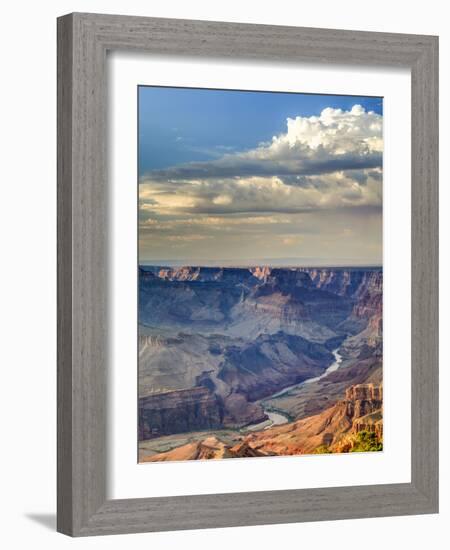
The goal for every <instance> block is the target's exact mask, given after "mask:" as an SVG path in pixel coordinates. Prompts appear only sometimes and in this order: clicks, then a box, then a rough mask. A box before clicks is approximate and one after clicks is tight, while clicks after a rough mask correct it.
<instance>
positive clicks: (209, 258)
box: [138, 86, 383, 463]
mask: <svg viewBox="0 0 450 550" xmlns="http://www.w3.org/2000/svg"><path fill="white" fill-rule="evenodd" d="M138 174H139V181H138V190H139V191H138V218H139V230H138V239H139V247H138V248H139V258H138V285H139V300H138V301H139V312H138V317H139V331H138V340H139V341H138V353H139V377H138V379H139V390H138V391H139V396H138V397H139V399H138V439H139V462H141V463H147V462H161V461H185V460H204V459H222V458H246V457H275V456H289V455H311V454H327V453H348V452H373V451H375V452H376V451H382V450H383V412H382V411H383V338H382V319H383V271H382V258H383V246H382V240H383V239H382V237H383V230H382V220H383V217H382V203H383V200H382V196H383V193H382V191H383V98H381V97H355V96H346V95H342V96H335V95H324V94H309V93H308V94H303V93H283V92H269V91H239V90H216V89H194V88H173V87H153V86H139V87H138Z"/></svg>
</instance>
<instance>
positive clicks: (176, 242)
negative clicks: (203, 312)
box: [138, 87, 383, 266]
mask: <svg viewBox="0 0 450 550" xmlns="http://www.w3.org/2000/svg"><path fill="white" fill-rule="evenodd" d="M138 93H139V256H140V261H142V262H147V263H156V264H167V265H168V264H184V265H188V264H190V265H304V266H305V265H309V266H319V265H329V266H330V265H335V266H338V265H347V266H349V265H355V266H356V265H380V263H381V261H382V190H383V182H382V157H383V113H382V99H381V98H369V97H355V96H331V95H311V94H287V93H272V92H239V91H224V90H202V89H188V88H157V87H140V88H139V90H138Z"/></svg>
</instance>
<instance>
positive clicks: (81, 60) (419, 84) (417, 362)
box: [58, 14, 438, 536]
mask: <svg viewBox="0 0 450 550" xmlns="http://www.w3.org/2000/svg"><path fill="white" fill-rule="evenodd" d="M123 49H132V50H136V51H138V52H148V53H150V54H152V53H153V54H170V55H177V56H202V57H206V56H215V57H227V58H231V59H236V60H239V59H244V58H246V59H254V60H255V62H257V61H258V60H266V61H267V60H273V61H283V62H292V63H295V62H299V61H302V62H314V63H317V62H318V63H332V64H355V63H356V64H364V65H369V66H376V65H384V66H394V67H395V66H402V67H409V68H410V69H411V75H412V407H411V410H412V434H411V435H412V481H411V483H407V484H392V485H373V486H362V487H339V488H328V489H301V490H289V491H264V492H252V493H232V494H223V495H196V496H182V497H165V498H153V499H130V500H107V498H106V483H107V467H106V464H107V457H106V452H105V449H106V432H107V418H106V398H107V392H106V384H107V367H108V356H107V350H108V346H107V344H108V323H109V321H108V319H109V316H108V302H107V296H108V273H107V265H108V263H107V259H108V246H109V243H108V195H109V192H108V180H107V174H106V164H107V163H106V145H105V144H106V104H107V101H106V92H107V82H106V52H107V51H108V50H123ZM437 50H438V40H437V38H436V37H433V36H418V35H404V34H403V35H402V34H387V33H369V32H355V31H343V30H330V29H305V28H297V27H277V26H270V25H247V24H237V23H217V22H209V21H186V20H176V19H153V18H142V17H124V16H116V15H96V14H71V15H67V16H64V17H62V18H60V19H59V20H58V316H59V321H58V530H59V531H60V532H63V533H66V534H69V535H73V536H86V535H99V534H110V533H132V532H140V531H161V530H177V529H194V528H207V527H229V526H236V525H260V524H269V523H289V522H299V521H319V520H330V519H344V518H360V517H371V516H388V515H404V514H424V513H433V512H437V509H438V357H437V344H438V342H437V334H438V330H437V329H438V313H437V312H438V285H437V279H438V255H437V252H438V219H437V216H438V210H437V205H438V76H437V75H438V51H437Z"/></svg>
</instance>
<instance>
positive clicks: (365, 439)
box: [351, 430, 383, 453]
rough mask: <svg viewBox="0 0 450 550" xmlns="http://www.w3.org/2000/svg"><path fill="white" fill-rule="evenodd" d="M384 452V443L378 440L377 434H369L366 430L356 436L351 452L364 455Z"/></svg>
mask: <svg viewBox="0 0 450 550" xmlns="http://www.w3.org/2000/svg"><path fill="white" fill-rule="evenodd" d="M382 450H383V443H382V442H381V441H380V440H379V439H378V437H377V434H376V433H375V432H367V431H366V430H363V431H361V432H359V433H358V434H357V435H356V438H355V442H354V444H353V447H352V449H351V452H352V453H364V452H370V451H382Z"/></svg>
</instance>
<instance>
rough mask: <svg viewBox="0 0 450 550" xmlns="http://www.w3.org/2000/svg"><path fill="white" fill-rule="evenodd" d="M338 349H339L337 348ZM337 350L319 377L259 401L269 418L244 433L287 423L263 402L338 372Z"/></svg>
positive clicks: (284, 418) (333, 352) (338, 354)
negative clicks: (332, 359) (331, 361)
mask: <svg viewBox="0 0 450 550" xmlns="http://www.w3.org/2000/svg"><path fill="white" fill-rule="evenodd" d="M338 349H339V348H338ZM338 349H335V350H333V351H332V352H331V353H332V354H333V355H334V361H333V363H331V365H330V366H329V367H328V368H327V370H325V371H324V372H323V373H322V374H321V375H320V376H315V377H314V378H308V379H307V380H304V381H303V382H300V383H299V384H294V385H293V386H288V387H287V388H284V389H282V390H280V391H279V392H277V393H274V394H273V395H271V396H270V397H266V398H265V399H264V401H261V405H262V406H263V408H264V412H265V413H266V414H267V416H268V417H269V420H265V421H264V422H259V423H258V424H254V425H253V426H248V427H247V429H246V431H249V432H256V431H259V430H263V429H264V430H267V428H271V427H272V426H278V425H280V424H286V423H287V422H289V418H288V417H287V416H285V415H284V414H282V413H281V412H279V411H276V412H275V411H272V410H269V409H267V408H266V403H265V401H267V400H269V399H273V398H274V397H281V396H283V395H285V394H286V393H288V392H290V391H292V390H294V389H298V388H301V387H302V386H306V385H307V384H312V383H313V382H317V381H318V380H321V379H322V378H325V376H327V375H328V374H330V372H334V371H336V370H338V368H339V367H340V365H341V363H342V356H341V355H340V353H339V351H338Z"/></svg>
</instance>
